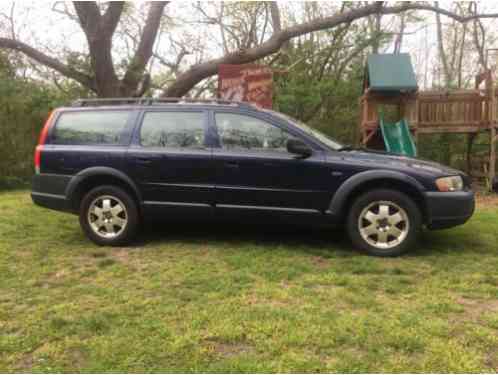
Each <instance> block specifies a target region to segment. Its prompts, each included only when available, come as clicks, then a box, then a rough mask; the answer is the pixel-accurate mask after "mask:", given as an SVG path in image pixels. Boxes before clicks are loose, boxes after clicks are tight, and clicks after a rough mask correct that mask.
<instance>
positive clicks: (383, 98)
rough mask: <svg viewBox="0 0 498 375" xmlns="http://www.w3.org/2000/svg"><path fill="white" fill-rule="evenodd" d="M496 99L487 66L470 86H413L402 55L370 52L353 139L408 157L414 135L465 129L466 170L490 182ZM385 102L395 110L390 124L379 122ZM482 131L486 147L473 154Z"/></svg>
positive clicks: (409, 68)
mask: <svg viewBox="0 0 498 375" xmlns="http://www.w3.org/2000/svg"><path fill="white" fill-rule="evenodd" d="M497 99H498V90H496V88H495V85H494V81H493V76H492V73H491V71H490V70H487V71H485V72H483V73H482V74H479V75H478V76H477V77H476V80H475V88H474V89H469V90H441V91H418V86H417V82H416V78H415V74H414V71H413V67H412V65H411V61H410V56H409V55H408V54H396V55H390V54H385V55H371V56H369V58H368V61H367V67H366V71H365V80H364V90H363V95H362V96H361V98H360V109H361V112H360V113H361V114H360V117H361V119H360V122H359V133H360V138H359V143H360V144H361V145H362V146H366V147H373V148H379V147H383V148H385V149H386V150H388V151H391V152H398V153H401V154H406V155H409V156H414V155H415V154H416V147H415V144H416V142H417V139H418V135H419V134H428V133H431V134H435V133H461V134H462V133H463V134H468V137H467V140H468V142H467V169H468V170H467V172H468V173H469V174H470V175H471V176H472V177H474V178H483V179H484V180H485V181H486V186H488V187H491V185H492V183H493V181H496V180H495V179H496V143H497V140H498V137H497V130H498V105H497V103H498V100H497ZM389 106H391V107H393V106H394V108H395V112H397V113H396V117H397V120H398V122H396V123H391V124H388V123H386V122H384V119H383V115H382V111H383V108H385V107H389ZM391 112H392V111H391ZM482 133H485V134H487V135H488V137H489V145H488V146H487V147H486V149H487V150H486V152H485V154H484V155H483V154H481V155H473V152H472V149H473V147H472V146H473V143H474V140H475V138H476V137H477V135H479V134H482ZM382 141H383V142H382ZM382 143H383V144H382ZM476 160H477V162H475V161H476Z"/></svg>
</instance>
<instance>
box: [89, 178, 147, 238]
mask: <svg viewBox="0 0 498 375" xmlns="http://www.w3.org/2000/svg"><path fill="white" fill-rule="evenodd" d="M138 221H139V217H138V210H137V206H136V203H135V201H134V200H133V198H132V197H131V196H130V195H129V194H128V193H127V192H126V191H124V190H123V189H121V188H119V187H117V186H111V185H109V186H99V187H96V188H94V189H92V190H91V191H90V192H88V193H87V194H86V195H85V196H84V197H83V200H82V201H81V206H80V225H81V228H82V229H83V231H84V232H85V234H86V235H87V237H88V238H89V239H91V240H92V241H93V242H95V243H96V244H98V245H108V246H117V245H125V244H127V243H129V242H130V241H131V240H132V239H133V238H134V236H135V234H136V232H137V227H138Z"/></svg>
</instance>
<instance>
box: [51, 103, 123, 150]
mask: <svg viewBox="0 0 498 375" xmlns="http://www.w3.org/2000/svg"><path fill="white" fill-rule="evenodd" d="M129 116H130V111H95V112H90V111H82V112H64V113H62V114H61V115H60V116H59V118H58V120H57V123H56V124H55V128H54V131H53V133H52V136H51V137H52V138H51V139H52V143H55V144H71V145H81V144H105V145H115V144H120V141H121V136H122V134H123V131H124V129H125V127H126V124H127V122H128V118H129Z"/></svg>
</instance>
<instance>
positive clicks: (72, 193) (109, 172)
mask: <svg viewBox="0 0 498 375" xmlns="http://www.w3.org/2000/svg"><path fill="white" fill-rule="evenodd" d="M103 185H113V186H118V187H120V188H122V189H124V190H125V191H126V192H128V193H129V194H130V195H131V197H132V198H133V199H134V200H135V202H136V203H137V207H140V202H141V201H142V196H141V194H140V191H139V189H138V187H137V186H136V184H135V183H134V182H133V180H132V179H131V178H130V177H128V176H127V175H126V174H124V173H123V172H121V171H119V170H117V169H114V168H109V167H92V168H88V169H85V170H83V171H81V172H79V173H78V174H77V175H75V176H74V177H73V178H72V179H71V181H70V182H69V184H68V187H67V189H66V197H67V199H68V201H69V203H70V207H71V209H72V210H74V211H78V210H79V205H80V203H81V200H82V199H83V196H84V195H85V194H86V193H87V192H88V191H90V190H91V189H93V188H95V187H97V186H103Z"/></svg>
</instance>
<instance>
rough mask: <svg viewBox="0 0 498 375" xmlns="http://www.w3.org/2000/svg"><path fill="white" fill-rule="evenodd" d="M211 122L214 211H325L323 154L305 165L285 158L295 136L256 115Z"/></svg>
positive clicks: (224, 115)
mask: <svg viewBox="0 0 498 375" xmlns="http://www.w3.org/2000/svg"><path fill="white" fill-rule="evenodd" d="M212 121H213V123H214V125H215V129H216V133H217V135H218V145H217V146H218V147H215V148H213V162H214V165H215V170H216V178H215V191H216V193H215V199H216V208H217V210H218V211H220V210H221V211H225V210H248V209H250V210H251V209H252V210H265V211H279V212H282V211H288V212H291V213H292V212H301V213H313V214H316V213H318V212H320V211H324V210H325V209H326V207H327V205H328V203H329V202H330V199H331V196H332V194H331V192H330V189H329V188H328V187H327V183H328V182H329V179H330V178H329V177H330V176H329V171H328V168H327V167H326V165H325V164H324V154H323V152H322V151H320V150H317V149H315V150H314V151H313V154H312V155H311V156H310V157H308V158H304V159H303V158H299V157H298V156H297V155H294V154H291V153H289V152H288V151H287V148H286V143H287V140H288V139H290V138H299V136H297V135H296V134H292V133H291V132H290V131H289V129H284V128H283V127H281V126H278V125H277V124H274V123H271V122H269V121H268V120H266V119H262V118H259V117H257V116H255V115H251V114H240V113H234V112H223V111H216V112H215V113H214V116H213V119H212Z"/></svg>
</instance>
